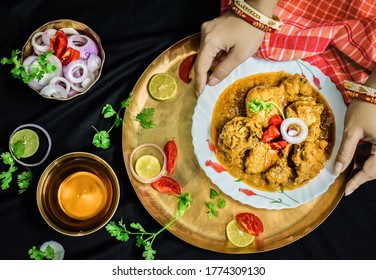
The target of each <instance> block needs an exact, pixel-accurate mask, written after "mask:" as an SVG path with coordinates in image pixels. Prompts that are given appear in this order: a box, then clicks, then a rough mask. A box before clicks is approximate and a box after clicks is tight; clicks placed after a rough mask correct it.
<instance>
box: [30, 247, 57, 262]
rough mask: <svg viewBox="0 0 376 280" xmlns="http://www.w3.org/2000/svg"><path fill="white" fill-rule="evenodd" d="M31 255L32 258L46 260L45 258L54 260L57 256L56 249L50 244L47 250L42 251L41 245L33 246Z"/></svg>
mask: <svg viewBox="0 0 376 280" xmlns="http://www.w3.org/2000/svg"><path fill="white" fill-rule="evenodd" d="M29 255H30V258H31V259H34V260H44V259H47V260H52V259H54V258H55V251H54V249H53V248H52V247H51V246H50V245H48V246H47V247H46V250H45V251H41V250H40V247H37V246H33V247H32V248H31V249H30V250H29Z"/></svg>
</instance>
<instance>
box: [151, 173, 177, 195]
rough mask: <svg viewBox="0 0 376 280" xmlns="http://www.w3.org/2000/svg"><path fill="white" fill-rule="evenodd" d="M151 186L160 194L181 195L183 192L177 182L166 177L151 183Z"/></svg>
mask: <svg viewBox="0 0 376 280" xmlns="http://www.w3.org/2000/svg"><path fill="white" fill-rule="evenodd" d="M151 186H152V187H153V188H154V189H155V190H157V191H158V192H160V193H167V194H181V193H182V191H183V190H182V187H181V186H180V184H179V183H178V182H177V181H175V180H174V179H172V178H170V177H167V176H162V177H161V178H159V179H158V180H157V181H155V182H152V183H151Z"/></svg>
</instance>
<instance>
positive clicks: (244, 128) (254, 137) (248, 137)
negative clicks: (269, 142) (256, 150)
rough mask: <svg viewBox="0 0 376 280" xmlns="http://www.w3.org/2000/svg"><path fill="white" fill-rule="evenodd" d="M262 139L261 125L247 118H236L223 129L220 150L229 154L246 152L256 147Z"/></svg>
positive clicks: (219, 141)
mask: <svg viewBox="0 0 376 280" xmlns="http://www.w3.org/2000/svg"><path fill="white" fill-rule="evenodd" d="M261 137H262V127H261V125H260V124H259V123H258V122H256V121H254V120H253V119H250V118H247V117H235V118H233V119H232V120H230V121H228V122H227V123H226V124H225V125H224V126H223V128H222V132H221V133H220V134H219V137H218V148H219V149H220V150H222V151H224V152H227V153H234V152H235V153H236V154H239V153H240V152H244V151H245V150H249V149H252V148H253V147H254V146H256V145H257V144H258V143H259V142H260V139H261Z"/></svg>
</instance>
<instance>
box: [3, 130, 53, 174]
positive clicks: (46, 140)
mask: <svg viewBox="0 0 376 280" xmlns="http://www.w3.org/2000/svg"><path fill="white" fill-rule="evenodd" d="M51 145H52V143H51V138H50V135H49V134H48V132H47V131H46V130H45V129H44V128H43V127H41V126H40V125H37V124H33V123H29V124H23V125H20V126H19V127H17V128H16V129H15V130H14V131H13V132H12V134H11V135H10V137H9V151H10V153H11V155H12V156H13V158H14V160H15V161H16V162H18V163H19V164H21V165H23V166H27V167H33V166H37V165H40V164H42V163H43V162H44V161H45V160H46V159H47V157H48V155H49V153H50V151H51Z"/></svg>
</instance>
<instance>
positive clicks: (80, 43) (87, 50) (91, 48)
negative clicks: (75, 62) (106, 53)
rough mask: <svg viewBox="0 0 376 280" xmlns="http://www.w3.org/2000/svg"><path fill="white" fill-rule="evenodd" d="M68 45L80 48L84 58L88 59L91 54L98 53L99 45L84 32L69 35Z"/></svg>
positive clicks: (81, 55)
mask: <svg viewBox="0 0 376 280" xmlns="http://www.w3.org/2000/svg"><path fill="white" fill-rule="evenodd" d="M68 47H71V48H73V49H76V50H78V51H79V52H80V57H81V58H83V59H87V58H88V57H89V56H90V54H98V46H97V44H96V43H95V42H94V40H93V39H91V38H90V37H88V36H86V35H82V34H76V35H72V36H69V38H68Z"/></svg>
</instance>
